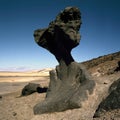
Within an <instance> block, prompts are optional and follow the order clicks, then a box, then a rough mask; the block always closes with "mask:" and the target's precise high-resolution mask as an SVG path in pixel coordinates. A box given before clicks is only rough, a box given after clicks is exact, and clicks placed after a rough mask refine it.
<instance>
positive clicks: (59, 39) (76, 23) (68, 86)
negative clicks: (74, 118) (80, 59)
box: [34, 7, 95, 114]
mask: <svg viewBox="0 0 120 120" xmlns="http://www.w3.org/2000/svg"><path fill="white" fill-rule="evenodd" d="M80 25H81V14H80V11H79V9H78V8H76V7H67V8H65V10H64V11H62V12H60V13H59V14H58V15H57V17H56V19H55V20H54V21H52V22H50V24H49V26H48V28H45V29H39V30H36V31H35V32H34V37H35V41H36V42H37V44H38V45H39V46H41V47H43V48H45V49H47V50H48V51H50V52H51V53H52V54H53V55H55V57H56V59H57V60H58V62H59V65H58V66H57V67H56V71H51V72H50V85H49V90H48V92H47V95H46V99H45V101H43V102H42V103H38V104H37V105H36V106H35V107H34V113H35V114H42V113H46V112H55V111H64V110H67V109H73V108H79V107H82V102H83V101H85V100H87V99H88V96H89V95H90V94H92V93H93V88H94V86H95V83H94V81H93V80H91V79H90V77H89V76H88V75H87V73H86V71H85V70H84V69H83V67H82V65H80V64H78V63H76V62H74V59H73V57H72V56H71V50H72V49H73V48H74V47H76V46H77V45H78V44H79V42H80V34H79V29H80Z"/></svg>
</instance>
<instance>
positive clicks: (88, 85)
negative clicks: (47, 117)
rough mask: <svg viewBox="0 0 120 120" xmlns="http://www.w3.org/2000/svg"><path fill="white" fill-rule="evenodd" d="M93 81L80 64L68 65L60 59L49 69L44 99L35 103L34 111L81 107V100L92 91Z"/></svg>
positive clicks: (56, 110) (85, 98) (86, 97)
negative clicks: (56, 64) (52, 68)
mask: <svg viewBox="0 0 120 120" xmlns="http://www.w3.org/2000/svg"><path fill="white" fill-rule="evenodd" d="M94 87H95V82H94V81H93V80H91V78H90V76H89V75H88V73H87V72H86V70H85V69H84V67H83V66H82V65H81V64H78V63H76V62H72V63H70V64H69V65H68V66H67V65H66V64H65V63H64V62H63V61H62V62H60V65H59V66H57V67H56V70H52V71H50V84H49V89H48V91H47V95H46V99H45V100H44V101H43V102H41V103H38V104H37V105H35V107H34V113H35V114H42V113H50V112H60V111H64V110H67V109H74V108H80V107H82V103H83V101H86V100H87V99H88V96H90V95H91V94H92V93H93V90H94Z"/></svg>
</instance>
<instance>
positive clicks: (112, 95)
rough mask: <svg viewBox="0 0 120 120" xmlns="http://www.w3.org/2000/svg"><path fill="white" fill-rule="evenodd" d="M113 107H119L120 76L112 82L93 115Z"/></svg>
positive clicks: (98, 114)
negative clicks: (106, 94)
mask: <svg viewBox="0 0 120 120" xmlns="http://www.w3.org/2000/svg"><path fill="white" fill-rule="evenodd" d="M113 109H120V78H119V79H118V80H116V81H115V82H113V83H112V85H111V86H110V88H109V94H108V96H107V97H106V98H105V99H104V100H103V101H102V102H101V103H100V105H99V106H98V109H97V110H96V113H95V115H94V117H99V116H100V115H101V114H102V113H104V112H105V111H110V110H113Z"/></svg>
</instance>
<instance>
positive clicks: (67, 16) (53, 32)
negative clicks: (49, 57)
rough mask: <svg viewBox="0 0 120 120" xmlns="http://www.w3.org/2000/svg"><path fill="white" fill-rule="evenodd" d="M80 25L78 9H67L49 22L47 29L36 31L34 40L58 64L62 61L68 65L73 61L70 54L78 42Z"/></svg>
mask: <svg viewBox="0 0 120 120" xmlns="http://www.w3.org/2000/svg"><path fill="white" fill-rule="evenodd" d="M80 25H81V14H80V11H79V9H78V8H76V7H67V8H66V9H65V10H64V11H62V12H61V13H59V14H58V15H57V17H56V19H55V20H54V21H52V22H50V24H49V26H48V28H45V29H38V30H36V31H35V32H34V38H35V41H36V42H37V44H38V45H40V46H41V47H43V48H45V49H47V50H48V51H50V52H51V53H52V54H54V55H55V57H56V59H57V60H58V62H60V61H61V60H63V61H65V63H66V64H67V65H68V64H69V63H71V62H73V61H74V59H73V58H72V56H71V53H70V52H71V50H72V48H74V47H76V46H77V45H78V44H79V42H80V34H79V28H80Z"/></svg>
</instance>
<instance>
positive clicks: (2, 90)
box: [0, 70, 120, 120]
mask: <svg viewBox="0 0 120 120" xmlns="http://www.w3.org/2000/svg"><path fill="white" fill-rule="evenodd" d="M48 71H49V70H48ZM48 71H45V73H44V72H43V71H42V73H41V74H40V75H39V76H36V75H35V74H33V75H32V76H30V75H28V73H27V74H24V75H23V74H22V75H21V74H18V73H17V75H16V73H13V74H12V73H11V74H9V75H7V74H8V73H6V74H4V75H3V76H1V77H0V120H38V119H39V117H38V116H35V115H34V113H33V107H34V105H36V104H37V103H39V102H40V101H43V100H44V98H45V95H46V93H42V94H39V93H34V94H31V95H28V96H25V97H20V95H21V90H22V88H23V87H24V86H25V85H27V84H28V83H29V82H33V83H39V84H40V85H41V86H43V87H44V86H48V84H49V76H48V75H49V72H48ZM35 73H36V72H35ZM115 116H116V117H115ZM37 117H38V119H37ZM48 119H49V118H45V119H44V118H43V120H48ZM53 120H58V116H57V113H54V118H53ZM64 120H68V119H64ZM79 120H80V119H79ZM94 120H120V110H119V109H118V110H112V111H109V112H105V113H104V114H103V116H101V117H100V118H94Z"/></svg>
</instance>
